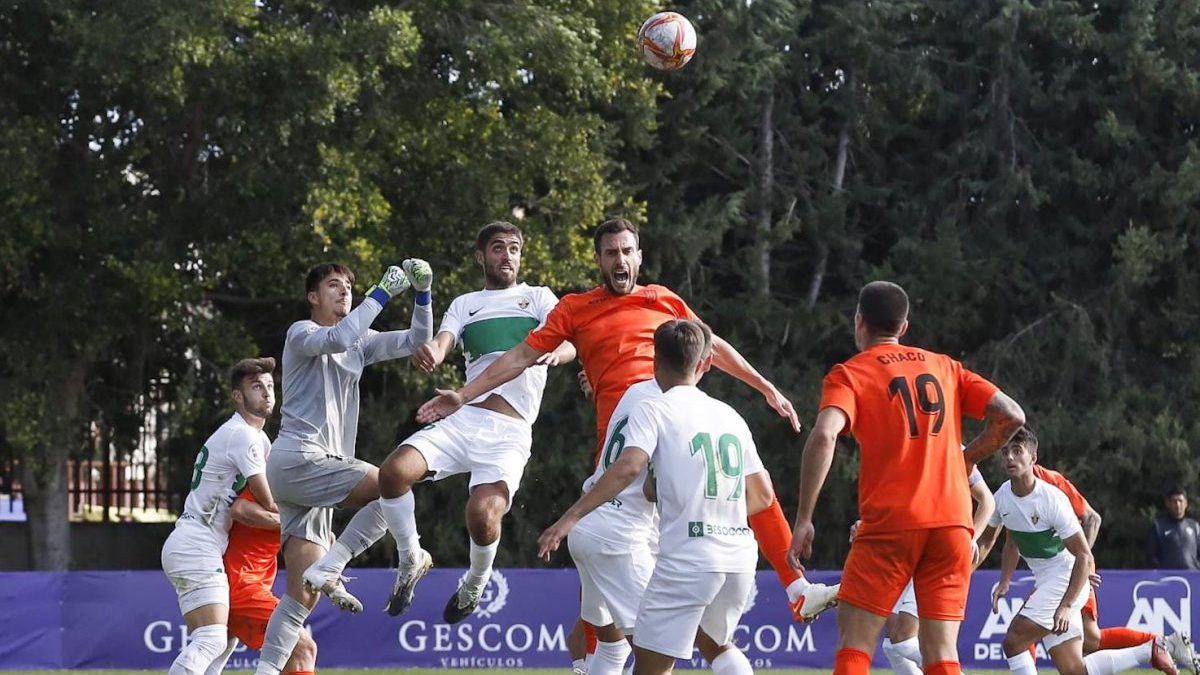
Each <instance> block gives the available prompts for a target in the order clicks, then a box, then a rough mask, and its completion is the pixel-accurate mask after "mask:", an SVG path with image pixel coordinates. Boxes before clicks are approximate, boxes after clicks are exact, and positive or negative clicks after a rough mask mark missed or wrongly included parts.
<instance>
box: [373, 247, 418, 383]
mask: <svg viewBox="0 0 1200 675" xmlns="http://www.w3.org/2000/svg"><path fill="white" fill-rule="evenodd" d="M400 267H401V269H402V270H403V271H404V277H405V278H406V279H408V282H409V284H410V285H411V286H412V288H413V291H414V293H413V314H412V324H411V327H410V328H409V329H408V330H392V331H387V332H384V333H375V332H369V333H368V335H367V339H366V340H365V341H364V343H363V356H364V360H365V362H366V363H367V364H368V365H369V364H372V363H378V362H379V361H387V360H389V359H398V358H401V357H404V356H408V355H409V354H412V353H414V352H416V351H417V349H418V348H419V347H420V346H421V345H423V344H425V343H427V342H429V341H430V340H431V339H433V297H432V291H431V290H430V289H431V288H432V287H433V270H432V269H431V268H430V267H429V263H427V262H425V261H424V260H419V259H417V258H409V259H408V260H405V261H404V262H402V263H400Z"/></svg>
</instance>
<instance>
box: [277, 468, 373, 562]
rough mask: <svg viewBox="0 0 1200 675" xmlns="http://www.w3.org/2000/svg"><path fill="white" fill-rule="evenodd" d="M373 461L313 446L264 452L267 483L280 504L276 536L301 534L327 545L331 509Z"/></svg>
mask: <svg viewBox="0 0 1200 675" xmlns="http://www.w3.org/2000/svg"><path fill="white" fill-rule="evenodd" d="M372 468H373V465H371V464H369V463H367V462H364V461H362V460H361V459H355V458H353V457H342V456H341V455H331V454H328V453H326V452H324V451H322V450H318V449H316V448H312V447H307V448H305V449H303V450H280V449H275V450H272V451H271V454H270V455H268V456H267V483H269V484H270V486H271V496H273V497H274V498H275V503H276V505H278V507H279V536H280V540H281V541H284V542H286V541H287V538H288V537H300V538H301V539H306V540H308V541H311V542H313V543H315V544H320V545H321V546H324V547H325V548H329V546H330V544H332V543H333V509H334V507H336V506H337V505H338V504H341V503H342V502H343V501H345V500H346V498H347V497H349V496H350V491H351V490H353V489H354V486H355V485H358V483H359V482H360V481H361V480H362V479H363V476H365V475H367V473H368V472H369V471H370V470H371V469H372Z"/></svg>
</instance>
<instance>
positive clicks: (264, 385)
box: [233, 373, 275, 419]
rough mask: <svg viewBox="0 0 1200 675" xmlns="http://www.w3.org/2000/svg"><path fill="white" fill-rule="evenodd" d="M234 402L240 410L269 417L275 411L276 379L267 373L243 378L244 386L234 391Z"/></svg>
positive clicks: (265, 417) (263, 417) (257, 415)
mask: <svg viewBox="0 0 1200 675" xmlns="http://www.w3.org/2000/svg"><path fill="white" fill-rule="evenodd" d="M233 402H234V404H235V405H237V407H238V411H239V412H245V413H248V414H250V415H254V416H255V417H261V418H262V419H267V418H268V417H270V416H271V413H272V412H275V380H274V379H273V378H272V377H271V376H270V375H269V374H267V373H262V374H260V375H254V376H252V377H246V378H243V379H242V386H240V387H238V388H237V389H235V390H234V392H233Z"/></svg>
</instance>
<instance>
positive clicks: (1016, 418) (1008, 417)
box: [963, 391, 1025, 468]
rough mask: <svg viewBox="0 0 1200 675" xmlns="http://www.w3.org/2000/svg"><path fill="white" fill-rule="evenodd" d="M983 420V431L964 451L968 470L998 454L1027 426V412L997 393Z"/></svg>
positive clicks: (985, 409)
mask: <svg viewBox="0 0 1200 675" xmlns="http://www.w3.org/2000/svg"><path fill="white" fill-rule="evenodd" d="M983 419H984V427H983V431H981V432H980V433H979V435H978V436H976V437H975V438H974V439H972V440H971V442H970V443H968V444H967V447H966V448H965V449H964V450H963V455H964V458H965V459H966V460H967V466H968V468H970V467H971V466H972V465H975V464H978V463H979V462H981V461H983V460H984V459H986V458H988V457H990V456H992V455H994V454H996V451H998V450H999V449H1000V448H1001V446H1003V445H1004V444H1005V443H1007V442H1008V439H1010V438H1012V437H1013V434H1015V433H1017V429H1020V428H1021V426H1022V425H1024V424H1025V411H1024V410H1022V409H1021V406H1020V405H1019V404H1018V403H1017V402H1016V401H1014V400H1013V399H1012V398H1011V397H1009V396H1008V395H1007V394H1005V393H1004V392H1002V391H997V392H996V393H995V394H992V398H991V400H989V401H988V404H987V407H986V408H984V411H983Z"/></svg>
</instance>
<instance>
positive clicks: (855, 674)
mask: <svg viewBox="0 0 1200 675" xmlns="http://www.w3.org/2000/svg"><path fill="white" fill-rule="evenodd" d="M869 672H871V655H870V654H868V653H866V652H864V651H861V650H858V649H850V648H849V647H843V648H841V649H839V650H838V651H837V654H835V655H834V657H833V675H867V673H869Z"/></svg>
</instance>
